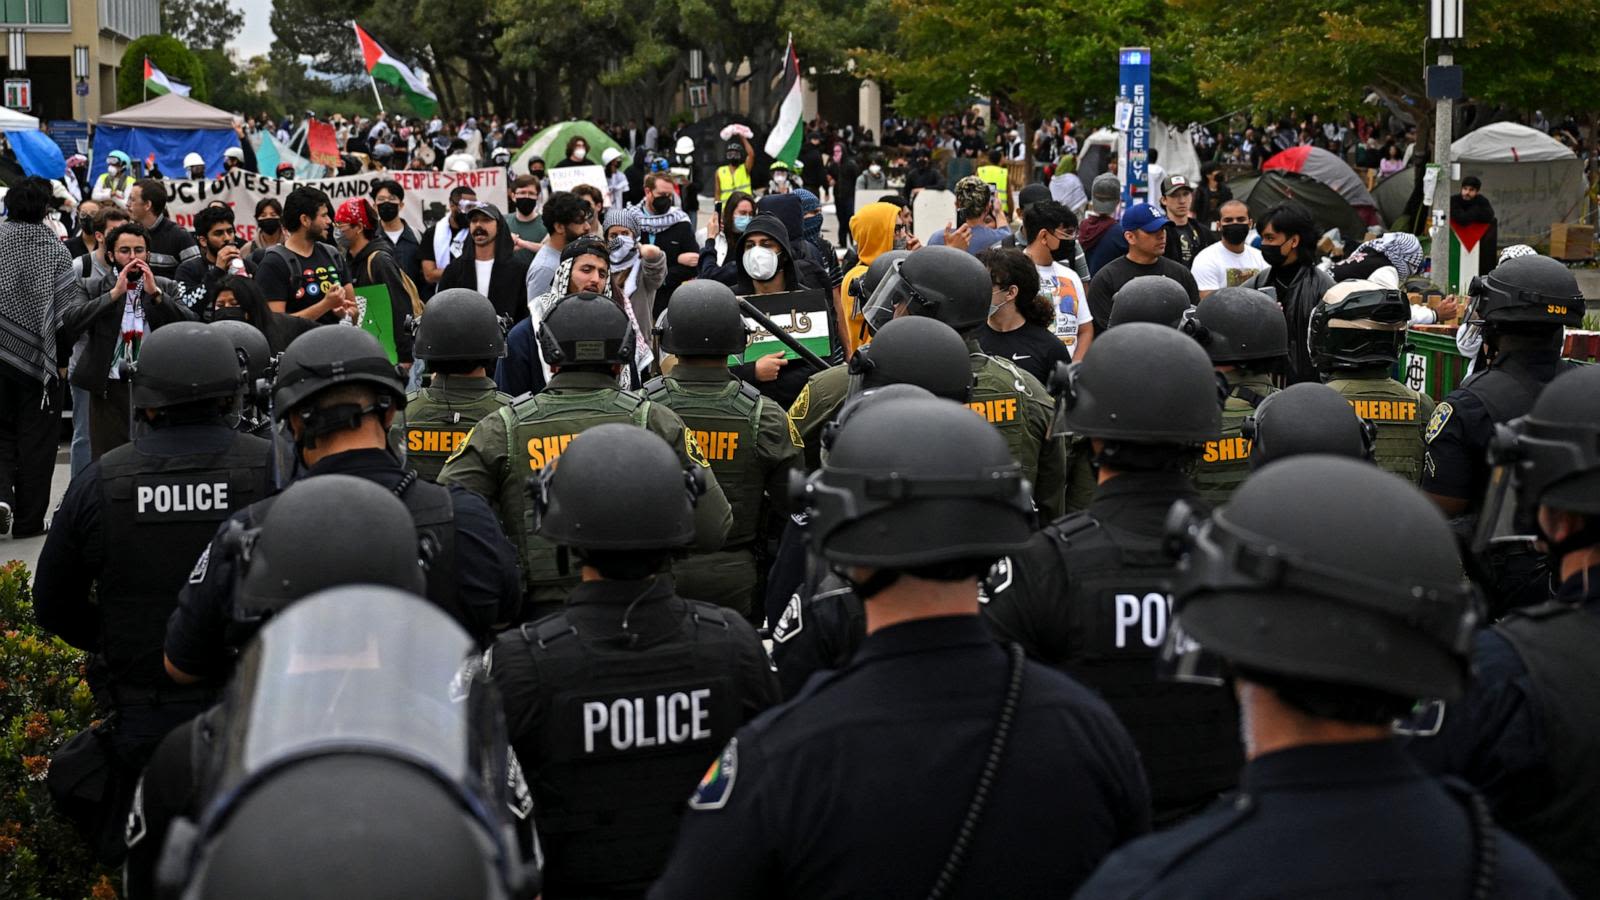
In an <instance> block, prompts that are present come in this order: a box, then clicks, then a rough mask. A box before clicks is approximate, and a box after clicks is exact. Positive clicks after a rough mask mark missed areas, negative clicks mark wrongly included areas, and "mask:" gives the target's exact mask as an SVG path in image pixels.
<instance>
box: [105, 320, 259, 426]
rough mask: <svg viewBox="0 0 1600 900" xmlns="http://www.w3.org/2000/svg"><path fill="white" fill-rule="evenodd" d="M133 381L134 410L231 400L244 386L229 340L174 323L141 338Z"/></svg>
mask: <svg viewBox="0 0 1600 900" xmlns="http://www.w3.org/2000/svg"><path fill="white" fill-rule="evenodd" d="M132 380H133V386H132V388H131V395H132V401H133V406H134V408H135V409H165V408H166V407H169V406H177V405H179V404H183V403H194V402H195V401H197V400H210V399H213V398H216V399H222V398H227V397H233V396H236V395H237V394H238V393H239V389H240V388H241V387H243V386H244V377H243V372H241V371H240V369H239V355H238V353H237V352H235V351H234V349H233V342H232V341H230V340H228V339H227V338H226V337H224V336H223V334H222V333H221V332H219V331H213V330H211V328H209V327H208V326H205V325H202V324H200V323H199V322H174V323H172V324H171V325H167V326H164V327H162V328H157V329H155V330H153V331H151V332H150V333H149V334H148V335H146V336H145V339H144V344H143V346H142V347H141V348H140V351H139V361H138V362H137V363H135V364H134V367H133V379H132Z"/></svg>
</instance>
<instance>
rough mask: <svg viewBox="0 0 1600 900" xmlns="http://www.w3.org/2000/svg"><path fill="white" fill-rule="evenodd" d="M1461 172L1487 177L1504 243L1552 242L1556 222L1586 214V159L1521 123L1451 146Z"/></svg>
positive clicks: (1481, 130) (1499, 125) (1472, 135)
mask: <svg viewBox="0 0 1600 900" xmlns="http://www.w3.org/2000/svg"><path fill="white" fill-rule="evenodd" d="M1450 155H1451V156H1452V157H1453V158H1454V159H1455V160H1456V161H1457V162H1459V163H1460V164H1461V176H1462V177H1463V178H1464V177H1466V176H1468V175H1476V176H1478V177H1479V178H1480V179H1482V180H1483V193H1484V196H1486V197H1488V198H1489V202H1490V203H1492V204H1494V212H1495V217H1496V219H1497V220H1498V223H1497V224H1498V231H1499V235H1500V240H1499V244H1500V246H1502V247H1504V246H1507V245H1509V244H1519V243H1520V244H1539V245H1548V244H1549V239H1550V226H1551V225H1552V224H1553V223H1556V222H1576V221H1578V220H1579V218H1580V217H1581V215H1582V213H1583V198H1584V191H1585V183H1584V177H1583V162H1582V161H1581V160H1579V159H1578V158H1577V156H1576V155H1575V154H1574V153H1573V152H1572V151H1571V150H1569V149H1567V147H1566V145H1564V144H1562V143H1561V142H1560V141H1558V140H1556V139H1555V138H1553V137H1550V136H1549V135H1547V134H1544V133H1543V132H1540V131H1535V130H1534V129H1532V128H1529V127H1527V126H1525V125H1518V124H1516V123H1515V122H1495V123H1494V124H1492V125H1485V126H1484V127H1482V128H1479V129H1478V130H1476V131H1473V132H1471V133H1469V134H1467V135H1465V136H1463V137H1462V138H1461V139H1460V140H1458V141H1456V142H1455V143H1453V144H1451V145H1450Z"/></svg>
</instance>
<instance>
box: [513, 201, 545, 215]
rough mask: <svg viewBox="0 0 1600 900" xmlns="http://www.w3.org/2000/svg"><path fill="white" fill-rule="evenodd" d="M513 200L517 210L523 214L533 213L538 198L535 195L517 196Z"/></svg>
mask: <svg viewBox="0 0 1600 900" xmlns="http://www.w3.org/2000/svg"><path fill="white" fill-rule="evenodd" d="M515 202H516V205H517V212H519V213H522V214H523V215H525V216H531V215H533V211H534V209H536V208H537V207H538V206H539V199H538V198H537V197H518V198H517V199H516V201H515Z"/></svg>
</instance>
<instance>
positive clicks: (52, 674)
mask: <svg viewBox="0 0 1600 900" xmlns="http://www.w3.org/2000/svg"><path fill="white" fill-rule="evenodd" d="M85 660H86V657H85V656H84V655H83V654H82V653H80V652H78V651H77V650H74V649H72V648H71V647H68V646H67V645H66V644H64V643H62V642H61V641H60V640H59V639H57V638H54V637H52V636H50V635H47V634H45V633H44V632H42V631H40V630H39V627H38V626H37V625H36V624H34V618H33V602H32V595H31V592H30V590H29V579H28V569H27V567H26V566H24V565H23V564H22V563H20V562H11V563H7V564H5V565H4V566H0V897H5V898H15V900H65V898H84V897H89V898H93V900H114V898H115V897H117V896H118V891H117V888H116V886H115V885H114V882H113V880H112V878H111V877H110V873H109V872H108V871H106V870H105V869H103V868H101V867H99V866H97V865H96V864H95V862H94V861H93V860H92V859H91V858H90V856H89V852H88V850H87V848H85V847H84V845H83V844H82V842H81V841H79V840H78V836H77V833H76V832H74V831H73V830H72V826H71V825H70V824H69V823H68V822H67V821H66V820H65V819H62V818H61V817H59V816H57V815H56V814H55V808H54V806H53V805H52V803H51V801H50V792H49V790H48V789H47V788H46V787H45V783H44V779H45V773H46V771H47V770H48V769H49V766H50V755H51V754H52V753H54V752H55V751H56V748H58V747H60V746H61V745H62V744H63V743H65V742H66V740H67V739H68V738H70V737H72V736H73V735H74V734H77V733H78V732H79V731H82V730H83V729H85V728H88V727H89V725H90V724H91V723H92V722H93V721H94V701H93V698H92V697H91V696H90V694H89V685H88V683H87V682H86V681H85V680H84V677H83V676H84V665H85ZM118 883H120V881H119V882H118Z"/></svg>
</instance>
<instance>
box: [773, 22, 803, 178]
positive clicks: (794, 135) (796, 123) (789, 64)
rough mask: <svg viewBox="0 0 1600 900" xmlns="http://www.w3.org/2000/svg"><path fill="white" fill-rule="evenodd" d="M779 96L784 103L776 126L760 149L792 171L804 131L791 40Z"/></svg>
mask: <svg viewBox="0 0 1600 900" xmlns="http://www.w3.org/2000/svg"><path fill="white" fill-rule="evenodd" d="M778 96H779V97H782V98H783V99H782V100H780V101H779V104H778V118H777V124H775V125H773V126H772V133H771V134H769V135H767V143H766V146H765V147H764V148H763V149H765V150H766V151H767V155H768V156H770V157H772V158H773V159H775V160H780V159H781V160H783V161H784V162H785V163H787V164H788V165H789V168H791V169H792V168H795V164H796V163H797V162H798V160H799V159H800V144H801V143H802V142H803V139H804V137H805V130H806V128H805V121H804V118H803V113H802V109H803V107H804V102H803V101H802V99H801V96H800V57H798V56H796V55H795V52H794V38H793V37H792V36H791V37H790V38H789V49H788V52H786V53H785V54H784V57H783V84H782V86H781V87H779V89H778Z"/></svg>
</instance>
